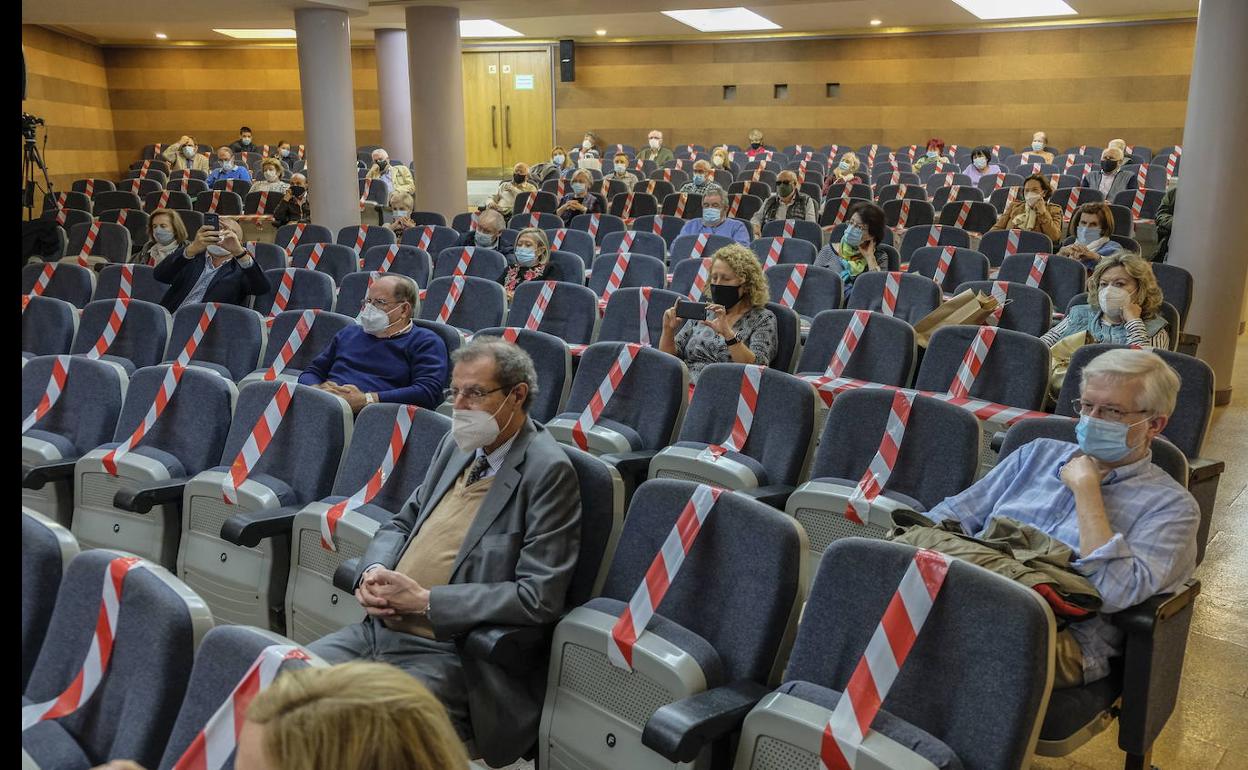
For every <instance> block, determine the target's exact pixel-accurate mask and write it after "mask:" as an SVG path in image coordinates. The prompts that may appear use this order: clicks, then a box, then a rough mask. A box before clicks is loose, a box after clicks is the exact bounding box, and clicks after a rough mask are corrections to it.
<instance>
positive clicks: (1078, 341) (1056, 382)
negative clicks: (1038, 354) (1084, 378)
mask: <svg viewBox="0 0 1248 770" xmlns="http://www.w3.org/2000/svg"><path fill="white" fill-rule="evenodd" d="M1091 342H1092V335H1090V334H1088V333H1087V331H1081V332H1075V333H1074V334H1070V335H1067V336H1065V337H1062V338H1061V339H1060V340H1058V341H1057V344H1056V345H1054V346H1053V347H1051V348H1049V392H1050V393H1052V394H1053V400H1055V401H1056V400H1057V394H1058V393H1060V392H1061V390H1062V383H1063V382H1064V381H1065V380H1066V370H1067V369H1069V368H1070V359H1071V358H1073V357H1074V355H1075V351H1076V350H1078V349H1079V348H1081V347H1083V346H1084V345H1087V344H1089V343H1091Z"/></svg>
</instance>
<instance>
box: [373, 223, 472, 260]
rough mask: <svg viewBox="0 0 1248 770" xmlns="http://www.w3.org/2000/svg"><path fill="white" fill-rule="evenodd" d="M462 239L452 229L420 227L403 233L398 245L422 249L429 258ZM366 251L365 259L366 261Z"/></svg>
mask: <svg viewBox="0 0 1248 770" xmlns="http://www.w3.org/2000/svg"><path fill="white" fill-rule="evenodd" d="M461 237H462V235H461V233H459V232H457V231H456V230H454V229H453V228H450V227H447V226H445V225H430V224H427V225H421V226H418V227H409V228H407V229H406V230H404V231H403V237H402V238H400V239H399V243H401V244H402V245H404V246H415V247H416V248H418V249H423V250H424V251H425V253H427V254H428V255H429V256H430V257H431V258H432V257H433V255H434V254H438V253H440V252H441V251H442V249H446V248H449V247H451V246H454V245H455V244H456V243H459V239H460V238H461ZM367 253H368V252H367V251H366V252H365V259H367Z"/></svg>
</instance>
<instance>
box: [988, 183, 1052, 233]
mask: <svg viewBox="0 0 1248 770" xmlns="http://www.w3.org/2000/svg"><path fill="white" fill-rule="evenodd" d="M1052 194H1053V188H1052V187H1050V186H1049V180H1048V179H1047V178H1045V177H1043V176H1041V175H1040V174H1032V175H1031V176H1029V177H1027V178H1026V179H1024V180H1023V200H1021V201H1017V200H1016V201H1014V202H1013V203H1011V204H1010V205H1009V206H1007V207H1006V209H1005V213H1004V214H1002V215H1001V218H1000V219H998V220H997V223H996V224H995V225H993V226H992V228H991V229H992V230H1030V231H1032V232H1037V233H1044V234H1045V235H1047V236H1049V240H1051V241H1053V242H1054V243H1057V242H1058V241H1060V240H1061V239H1062V209H1061V208H1060V207H1059V206H1058V205H1057V204H1056V203H1049V196H1050V195H1052Z"/></svg>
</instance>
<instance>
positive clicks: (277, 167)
mask: <svg viewBox="0 0 1248 770" xmlns="http://www.w3.org/2000/svg"><path fill="white" fill-rule="evenodd" d="M270 167H271V168H272V169H273V170H274V171H276V172H277V175H278V177H279V178H280V177H281V175H282V162H281V161H280V160H278V159H277V158H265V159H264V160H262V161H260V173H261V174H263V173H264V170H265V169H267V168H270Z"/></svg>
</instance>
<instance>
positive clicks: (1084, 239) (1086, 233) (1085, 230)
mask: <svg viewBox="0 0 1248 770" xmlns="http://www.w3.org/2000/svg"><path fill="white" fill-rule="evenodd" d="M1100 237H1101V228H1099V227H1085V226H1083V225H1079V226H1078V227H1076V228H1075V240H1076V241H1078V242H1079V243H1082V244H1083V245H1084V246H1087V245H1088V244H1089V243H1091V242H1092V241H1095V240H1096V239H1097V238H1100Z"/></svg>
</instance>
